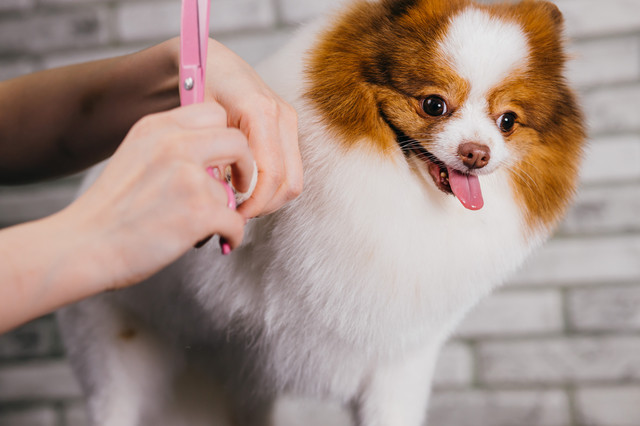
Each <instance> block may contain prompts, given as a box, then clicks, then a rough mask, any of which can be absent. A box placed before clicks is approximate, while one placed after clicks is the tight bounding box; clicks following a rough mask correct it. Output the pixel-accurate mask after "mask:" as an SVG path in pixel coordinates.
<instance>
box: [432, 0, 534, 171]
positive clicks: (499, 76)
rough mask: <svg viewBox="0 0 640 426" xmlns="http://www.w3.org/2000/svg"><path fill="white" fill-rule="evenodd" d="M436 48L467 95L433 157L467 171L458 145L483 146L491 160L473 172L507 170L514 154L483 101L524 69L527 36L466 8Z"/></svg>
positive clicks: (513, 24)
mask: <svg viewBox="0 0 640 426" xmlns="http://www.w3.org/2000/svg"><path fill="white" fill-rule="evenodd" d="M439 48H440V52H441V56H442V57H443V58H445V60H446V61H447V62H448V64H449V66H450V67H451V68H452V70H453V71H454V72H455V73H456V74H457V75H459V76H460V77H461V78H463V79H464V80H466V81H467V82H468V83H469V87H470V93H469V96H468V99H467V100H466V101H465V104H464V105H463V107H462V108H461V110H460V111H459V113H458V114H456V117H453V118H452V119H451V120H450V121H449V122H448V123H447V125H446V127H445V131H444V132H442V133H441V134H440V135H439V136H438V138H437V146H436V147H434V148H432V153H433V154H434V155H435V156H436V157H438V158H439V159H440V160H442V161H444V162H445V163H447V164H448V165H450V166H453V167H455V168H457V169H458V170H465V167H464V165H463V164H462V161H460V158H459V156H458V146H459V144H460V143H463V142H481V143H482V144H484V145H487V146H488V147H489V148H490V149H491V161H490V163H489V164H488V165H487V166H486V167H485V168H483V169H479V170H476V171H475V173H477V174H488V173H492V172H494V171H495V170H496V169H497V168H498V167H500V166H501V165H502V166H504V165H505V164H506V165H508V163H509V160H510V159H511V157H512V154H511V153H510V152H509V149H508V147H507V145H506V144H505V143H504V139H503V137H502V134H501V132H500V130H499V129H498V127H497V125H496V119H497V118H498V117H491V116H490V115H489V104H488V102H487V96H488V95H489V94H490V92H491V90H493V89H495V88H496V87H497V86H498V85H499V84H500V83H501V82H503V81H504V80H505V78H507V77H509V75H510V74H511V73H513V72H514V71H516V70H520V69H522V68H523V67H526V65H527V58H528V57H529V45H528V42H527V37H526V35H525V34H524V32H523V30H522V29H521V28H520V27H519V26H518V25H516V24H515V23H508V22H504V21H501V20H498V19H496V18H493V17H492V16H491V15H489V14H488V13H487V12H484V11H482V10H479V9H474V8H468V9H465V10H463V11H462V12H461V13H459V14H458V15H455V16H454V17H453V18H452V19H451V21H450V23H449V27H448V30H447V34H446V36H445V38H444V40H442V41H441V42H440V45H439ZM504 112H506V111H504Z"/></svg>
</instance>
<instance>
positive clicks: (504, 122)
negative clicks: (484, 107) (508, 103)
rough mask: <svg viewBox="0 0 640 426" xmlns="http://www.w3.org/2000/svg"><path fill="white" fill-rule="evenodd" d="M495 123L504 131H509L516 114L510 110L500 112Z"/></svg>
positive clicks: (513, 123)
mask: <svg viewBox="0 0 640 426" xmlns="http://www.w3.org/2000/svg"><path fill="white" fill-rule="evenodd" d="M496 124H497V125H498V127H499V128H500V130H502V131H503V132H504V133H509V132H510V131H512V130H513V127H514V126H515V125H516V115H515V114H514V113H512V112H507V113H505V114H502V115H501V116H500V118H498V121H497V123H496Z"/></svg>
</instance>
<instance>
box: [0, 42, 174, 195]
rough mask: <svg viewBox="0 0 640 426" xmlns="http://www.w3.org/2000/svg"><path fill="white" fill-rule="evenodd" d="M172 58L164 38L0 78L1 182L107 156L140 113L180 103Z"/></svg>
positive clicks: (60, 171) (54, 173)
mask: <svg viewBox="0 0 640 426" xmlns="http://www.w3.org/2000/svg"><path fill="white" fill-rule="evenodd" d="M178 55H179V50H178V47H177V45H176V43H175V41H173V40H170V41H167V42H164V43H161V44H159V45H156V46H154V47H151V48H149V49H146V50H143V51H141V52H137V53H134V54H131V55H125V56H119V57H115V58H110V59H105V60H101V61H94V62H87V63H84V64H78V65H72V66H68V67H62V68H55V69H51V70H46V71H41V72H37V73H34V74H29V75H26V76H23V77H19V78H16V79H13V80H8V81H4V82H0V111H2V113H1V114H0V184H5V185H6V184H19V183H27V182H34V181H38V180H42V179H47V178H53V177H59V176H63V175H67V174H70V173H74V172H77V171H80V170H83V169H85V168H87V167H89V166H90V165H92V164H95V163H97V162H99V161H101V160H103V159H105V158H107V157H108V156H110V155H111V154H112V153H113V152H114V151H115V149H116V148H117V147H118V145H119V144H120V142H122V140H123V139H124V137H125V135H126V134H127V132H128V131H129V129H130V128H131V126H133V124H134V123H135V122H137V121H138V120H139V119H140V118H142V117H143V116H145V115H147V114H151V113H155V112H160V111H166V110H169V109H171V108H174V107H176V106H178V105H179V103H180V101H179V94H178V89H177V87H178V68H177V62H176V58H177V57H178Z"/></svg>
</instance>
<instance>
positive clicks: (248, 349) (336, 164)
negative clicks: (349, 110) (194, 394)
mask: <svg viewBox="0 0 640 426" xmlns="http://www.w3.org/2000/svg"><path fill="white" fill-rule="evenodd" d="M474 16H475V15H472V16H471V17H472V19H471V21H472V23H473V22H475V21H474V19H475V20H477V19H480V18H477V17H476V18H474ZM324 25H326V23H325V22H322V21H321V22H319V23H317V24H314V25H312V26H310V27H308V28H307V29H306V30H305V31H304V32H302V33H300V34H298V35H297V37H296V38H295V40H294V41H293V42H292V43H290V44H289V46H288V47H286V48H285V49H284V50H282V51H281V52H280V53H278V54H277V55H275V56H274V57H273V58H272V59H271V60H270V61H269V62H267V63H265V64H264V65H263V66H262V67H261V69H260V71H261V72H262V75H263V77H264V78H265V80H266V81H267V83H269V84H270V85H271V86H272V87H274V88H275V89H276V90H277V91H278V92H279V93H280V94H281V95H282V96H283V97H284V98H285V99H286V100H288V101H289V102H291V103H292V104H293V105H294V106H295V107H296V108H297V110H298V111H299V115H300V124H301V129H300V144H301V150H302V154H303V159H304V164H305V184H306V187H305V191H304V193H303V194H302V195H301V196H300V197H299V198H298V199H296V200H295V201H294V202H292V203H291V204H290V205H288V206H287V207H285V208H284V209H282V210H280V211H279V212H278V213H276V214H274V215H271V216H269V217H265V218H261V219H258V220H254V221H252V222H251V223H250V224H249V226H248V228H247V232H246V238H245V242H244V244H243V246H242V247H241V248H239V249H237V250H236V251H234V252H233V253H232V254H231V255H230V256H228V257H221V256H220V255H219V253H218V251H219V248H218V247H217V241H215V240H214V241H212V242H211V243H210V244H209V245H208V246H206V247H205V248H204V249H202V250H199V251H198V250H193V251H191V252H190V253H188V254H187V255H186V256H185V257H184V258H182V259H181V260H180V261H179V262H177V263H176V264H174V265H172V266H171V267H170V268H168V269H167V270H165V271H163V273H161V274H159V275H157V276H156V277H154V278H152V279H151V280H150V281H149V282H147V283H144V284H142V285H140V286H137V287H134V288H131V289H129V290H126V291H123V292H119V293H114V294H109V295H104V296H101V297H99V298H96V299H94V300H90V301H86V302H83V303H81V304H79V305H76V306H73V307H70V308H68V309H66V310H65V311H64V312H63V313H62V314H61V317H60V319H61V324H62V326H63V331H64V335H65V339H66V342H67V345H68V347H70V348H71V352H70V355H71V358H72V360H73V362H74V365H75V367H76V369H77V371H78V372H79V376H80V378H81V380H82V382H83V383H84V386H85V390H86V392H87V393H88V397H89V402H90V407H91V410H92V412H93V416H94V417H93V418H94V420H95V423H96V424H100V425H110V424H118V426H129V425H131V426H133V425H136V424H145V423H144V422H143V421H142V420H141V419H145V418H157V417H153V416H154V415H156V416H157V415H158V413H167V411H172V410H173V411H172V412H171V413H169V414H163V415H165V416H168V417H165V418H167V419H168V418H175V416H179V415H180V409H183V410H184V406H182V408H180V407H178V406H177V404H173V405H172V404H169V403H168V402H167V401H171V398H170V397H169V396H167V394H166V393H167V392H168V389H167V388H168V387H171V386H173V385H175V383H176V382H181V383H182V381H181V380H180V377H182V376H183V375H184V372H185V371H187V369H188V368H187V367H189V368H194V367H193V366H204V367H203V368H202V369H201V370H200V371H201V375H202V377H203V378H204V379H206V380H204V381H208V379H211V380H210V382H212V383H213V382H224V383H225V385H226V388H225V391H226V394H227V403H226V404H225V405H226V406H228V407H232V408H234V409H236V410H237V411H238V412H239V413H242V416H241V418H239V419H237V421H238V424H240V425H243V426H244V425H256V426H258V425H267V424H268V420H267V417H268V412H269V406H270V403H271V402H272V400H273V399H274V398H276V397H277V396H278V395H280V394H283V393H288V394H294V395H305V396H315V397H322V398H332V399H336V400H339V401H341V402H344V403H348V404H351V406H352V407H354V419H355V420H356V422H357V423H358V424H359V425H362V426H376V425H380V426H418V425H420V424H421V423H422V422H423V418H424V415H425V412H426V409H425V407H426V403H427V399H428V394H429V390H428V389H429V385H428V384H429V383H430V381H431V376H432V370H433V366H434V363H435V360H436V356H437V352H438V349H439V347H440V346H441V345H442V343H443V341H444V340H445V339H446V337H447V336H448V334H449V333H450V332H451V330H452V329H453V327H454V326H455V325H456V324H457V323H458V321H459V320H460V318H461V317H462V316H463V315H464V314H465V313H466V312H467V311H468V309H469V308H470V307H471V306H472V305H474V304H475V303H476V302H477V301H478V300H479V299H480V298H481V297H482V296H484V295H485V294H487V293H488V292H489V291H490V290H491V289H492V288H493V287H495V286H496V285H498V284H499V283H501V282H502V281H503V280H504V278H505V277H506V276H507V275H508V274H509V273H510V272H512V271H513V270H514V269H515V268H516V267H517V266H518V265H519V264H520V263H521V262H522V260H523V259H524V257H525V256H526V255H527V254H528V253H529V252H530V250H531V249H532V248H533V247H534V246H535V245H537V244H538V243H539V242H540V241H541V239H542V236H540V238H537V239H533V240H531V239H526V238H525V232H524V224H523V217H522V212H521V211H520V208H519V207H518V205H516V203H515V202H514V197H513V194H512V190H511V188H510V185H509V180H508V176H507V173H506V172H505V171H503V170H497V171H496V172H495V173H493V174H491V175H488V176H482V177H481V181H482V186H483V192H484V197H485V208H484V209H483V210H481V211H478V212H471V211H468V210H465V209H464V208H463V207H462V206H461V205H460V203H459V202H458V201H457V200H456V199H455V198H454V197H452V196H448V195H445V194H444V193H442V192H440V191H439V190H438V189H436V188H435V186H434V185H433V182H432V181H431V177H430V176H429V175H428V174H427V172H426V171H425V170H424V167H423V165H421V163H420V162H418V161H417V160H411V161H410V162H409V163H408V162H406V161H405V159H404V157H403V156H402V154H401V153H400V152H399V150H398V153H397V155H396V156H395V157H393V156H392V157H389V156H387V157H385V156H382V155H380V153H378V152H377V151H375V150H368V149H367V148H366V147H367V146H369V144H367V143H362V144H360V145H358V146H359V147H358V148H353V149H349V150H347V149H344V148H343V146H342V145H341V144H340V141H338V140H336V139H335V136H332V133H331V132H329V131H328V129H327V128H326V127H325V125H324V124H323V123H322V122H321V121H320V120H318V117H317V113H316V112H315V111H314V109H313V108H312V107H311V106H310V105H309V104H308V103H307V101H306V100H305V99H303V98H302V97H301V94H302V93H303V88H304V86H305V82H304V80H303V78H302V67H303V65H302V64H303V59H304V55H305V52H306V50H307V49H308V47H309V46H310V45H311V44H312V43H313V42H314V40H316V39H317V32H318V30H319V29H321V28H323V26H324ZM487 37H488V36H487ZM485 80H486V78H485V77H483V79H482V81H485ZM365 142H366V141H365ZM124 326H126V327H131V328H133V329H135V330H136V333H137V335H136V337H135V338H133V339H132V340H131V342H123V341H122V340H121V339H120V338H119V337H118V330H119V329H120V328H121V327H124ZM143 360H146V361H143ZM203 360H205V363H204V364H202V361H203ZM128 369H129V370H131V369H133V370H131V372H130V373H125V371H129V370H128ZM141 393H142V394H144V395H141ZM132 406H133V407H132ZM96 407H107V411H105V410H104V409H103V410H102V411H101V410H100V409H97V408H96ZM169 408H171V410H169ZM191 409H192V408H189V409H188V410H191ZM114 410H121V411H119V412H120V413H122V414H118V415H121V418H120V419H118V421H117V422H115V423H114V421H110V420H109V419H110V418H111V416H112V415H116V414H114V413H115V411H114ZM182 414H185V413H184V412H183V413H182ZM149 416H151V417H149ZM171 416H174V417H171ZM147 424H160V423H147ZM162 424H199V423H189V422H185V423H181V422H174V423H167V421H165V422H162Z"/></svg>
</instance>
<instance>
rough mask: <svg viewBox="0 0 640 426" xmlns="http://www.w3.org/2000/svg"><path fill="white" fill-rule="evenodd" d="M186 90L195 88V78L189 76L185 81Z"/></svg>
mask: <svg viewBox="0 0 640 426" xmlns="http://www.w3.org/2000/svg"><path fill="white" fill-rule="evenodd" d="M184 88H185V90H191V89H193V78H191V77H189V78H187V79H186V80H185V81H184Z"/></svg>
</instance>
